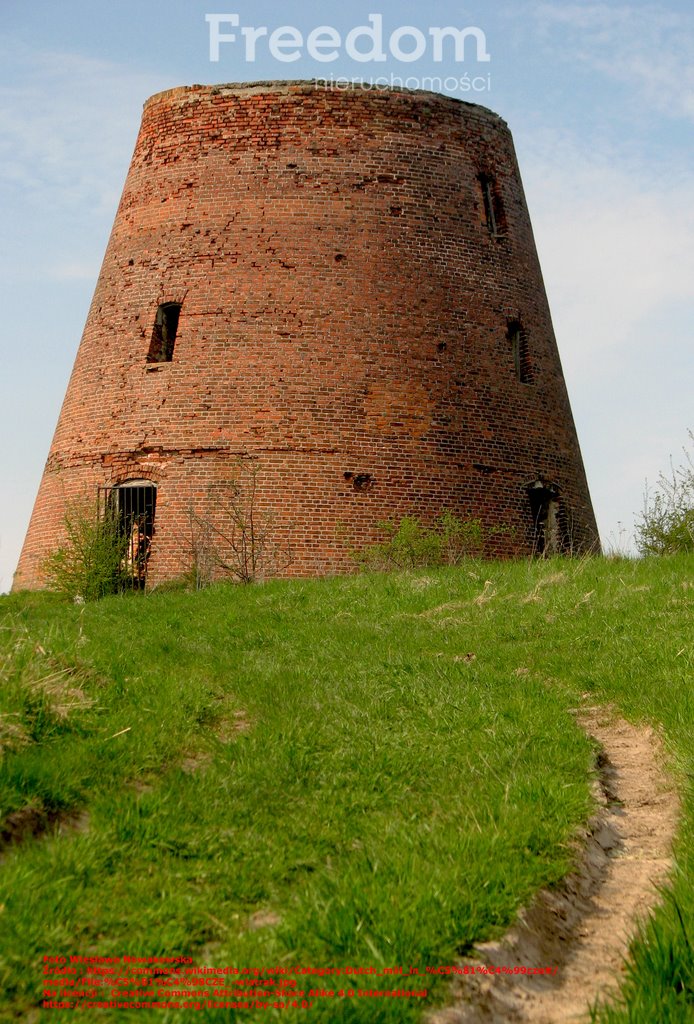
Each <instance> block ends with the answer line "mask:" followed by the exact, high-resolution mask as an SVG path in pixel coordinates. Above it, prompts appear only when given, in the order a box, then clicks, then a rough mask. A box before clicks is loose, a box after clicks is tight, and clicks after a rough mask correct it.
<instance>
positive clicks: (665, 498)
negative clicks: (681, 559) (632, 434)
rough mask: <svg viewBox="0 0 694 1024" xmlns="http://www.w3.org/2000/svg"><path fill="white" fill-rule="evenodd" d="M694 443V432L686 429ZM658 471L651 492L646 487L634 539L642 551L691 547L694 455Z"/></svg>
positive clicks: (693, 547) (654, 552)
mask: <svg viewBox="0 0 694 1024" xmlns="http://www.w3.org/2000/svg"><path fill="white" fill-rule="evenodd" d="M689 440H690V442H691V443H694V434H693V433H692V431H691V430H690V431H689ZM683 450H684V455H685V461H684V463H683V464H682V465H680V466H674V465H672V463H671V465H670V475H669V476H666V475H665V474H664V473H661V474H660V476H659V477H658V482H657V484H656V487H655V490H654V491H653V493H650V492H649V491H648V490H646V494H645V495H644V503H643V505H644V507H643V512H642V513H641V518H640V520H637V523H636V543H637V545H638V548H639V551H640V552H641V554H642V555H670V554H676V553H677V552H679V551H694V458H693V456H692V453H691V452H688V451H687V449H686V448H685V449H683Z"/></svg>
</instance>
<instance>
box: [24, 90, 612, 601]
mask: <svg viewBox="0 0 694 1024" xmlns="http://www.w3.org/2000/svg"><path fill="white" fill-rule="evenodd" d="M485 182H486V184H485ZM485 189H486V191H487V197H486V198H487V202H486V203H485ZM490 205H491V206H492V211H493V218H494V223H493V224H490V213H489V209H488V207H489V206H490ZM167 302H175V303H180V304H181V311H180V319H179V325H178V333H177V337H176V342H175V349H174V354H173V359H172V360H171V361H170V362H162V363H152V362H148V361H147V356H148V352H149V349H150V342H151V339H152V333H153V329H154V324H155V318H156V314H157V308H158V307H159V305H160V304H163V303H167ZM514 324H519V325H521V327H522V338H523V349H524V353H523V365H524V372H523V373H522V374H521V373H519V371H518V367H517V363H516V362H514V359H515V358H516V357H515V356H514V352H513V343H512V340H511V335H512V333H513V325H514ZM239 457H243V458H244V459H249V460H252V464H253V465H255V466H257V486H258V507H259V508H260V509H261V510H262V512H263V513H264V514H267V515H268V516H272V518H273V521H274V530H275V534H276V537H277V538H278V541H279V542H281V543H282V544H287V545H290V546H291V550H292V553H293V560H292V562H291V565H289V566H288V567H286V568H285V569H284V570H283V572H284V574H285V575H314V574H320V573H327V572H341V571H347V570H348V569H349V568H350V567H351V566H352V564H353V563H352V561H351V559H350V551H351V550H353V549H355V548H359V547H361V546H362V545H364V544H366V543H368V542H370V541H372V540H374V539H376V538H377V537H379V536H380V533H379V531H378V528H377V523H378V522H379V521H380V520H384V519H398V518H400V517H402V516H404V515H406V514H416V515H418V516H420V517H422V518H424V519H427V518H431V517H433V516H434V515H436V514H437V513H439V512H440V511H441V510H443V509H450V510H452V511H453V512H454V513H455V514H456V515H459V516H461V517H464V518H468V517H479V518H481V519H482V521H483V522H484V523H485V524H486V525H487V526H488V527H490V526H494V525H495V526H501V527H503V528H504V529H503V530H502V531H501V532H495V533H493V534H491V535H490V536H489V538H488V541H487V553H488V554H499V555H517V554H524V553H528V552H529V551H531V550H532V548H533V544H534V542H535V536H534V523H533V515H532V512H531V506H530V500H529V496H528V491H527V485H528V484H529V483H530V482H533V481H538V480H542V481H545V482H551V484H552V485H554V486H555V487H556V488H558V492H559V495H560V502H561V508H562V510H563V511H562V515H563V523H564V528H565V532H566V537H567V538H568V541H569V543H570V544H571V546H572V548H573V549H574V550H585V549H587V548H591V547H594V546H596V545H597V530H596V526H595V519H594V516H593V511H592V507H591V502H590V496H589V493H588V488H587V484H586V479H585V473H584V470H583V465H582V461H581V455H580V451H579V446H578V441H577V438H576V432H575V428H574V425H573V420H572V415H571V410H570V407H569V401H568V397H567V393H566V388H565V384H564V379H563V374H562V369H561V364H560V360H559V355H558V351H557V346H556V341H555V338H554V334H553V330H552V324H551V320H550V313H549V308H548V304H547V299H546V296H545V291H544V286H543V282H542V276H541V271H540V266H539V263H538V258H537V254H536V249H535V244H534V240H533V235H532V228H531V224H530V219H529V216H528V211H527V207H526V202H525V197H524V194H523V188H522V184H521V179H520V174H519V171H518V166H517V162H516V158H515V154H514V149H513V142H512V139H511V135H510V132H509V130H508V128H507V126H506V124H505V123H504V121H503V120H501V118H499V117H498V116H497V115H496V114H494V113H492V112H491V111H489V110H487V109H485V108H483V107H479V106H476V105H473V104H468V103H463V102H461V101H459V100H455V99H452V98H449V97H444V96H440V95H437V94H434V93H425V92H407V91H392V90H391V91H374V90H363V89H358V88H351V89H348V90H337V89H334V88H332V89H331V88H327V87H324V86H321V85H320V84H318V83H260V84H257V85H229V86H217V87H210V86H191V87H184V88H179V89H172V90H170V91H168V92H164V93H160V94H158V95H156V96H154V97H152V98H151V99H150V100H149V101H148V102H147V103H146V104H145V108H144V115H143V119H142V126H141V129H140V134H139V137H138V139H137V144H136V147H135V152H134V155H133V158H132V163H131V166H130V170H129V173H128V177H127V180H126V183H125V188H124V191H123V196H122V199H121V202H120V205H119V208H118V212H117V215H116V220H115V224H114V227H113V231H112V234H111V238H110V241H109V244H108V248H107V251H106V255H105V258H104V263H103V267H102V269H101V274H100V276H99V280H98V283H97V286H96V291H95V294H94V298H93V301H92V305H91V309H90V312H89V316H88V320H87V324H86V327H85V331H84V335H83V338H82V342H81V345H80V348H79V351H78V354H77V357H76V361H75V366H74V370H73V373H72V376H71V379H70V383H69V386H68V390H67V394H66V397H65V401H64V404H63V408H62V411H61V415H60V419H59V422H58V426H57V429H56V433H55V437H54V439H53V443H52V445H51V449H50V453H49V456H48V461H47V463H46V468H45V472H44V476H43V480H42V482H41V486H40V490H39V493H38V497H37V499H36V504H35V507H34V512H33V515H32V519H31V523H30V526H29V530H28V533H27V537H26V541H25V544H24V549H23V551H22V555H21V559H20V562H19V568H18V571H17V574H16V577H15V588H19V587H30V588H34V587H40V586H41V585H42V583H43V581H42V577H41V570H40V564H41V561H42V559H43V558H44V557H45V554H46V553H47V552H48V551H49V550H50V549H51V548H53V547H54V546H55V545H56V544H57V543H58V542H59V541H60V540H61V537H62V517H63V512H64V507H65V502H66V501H67V500H68V499H69V498H71V497H75V496H77V495H79V494H83V493H94V492H95V490H96V488H97V486H99V485H117V484H119V483H122V482H124V481H126V480H129V479H133V478H141V479H147V480H151V481H152V482H153V483H154V484H156V486H157V510H156V533H155V536H154V540H153V544H152V552H151V560H150V574H149V581H150V583H151V584H156V583H157V582H160V581H162V580H165V579H167V578H171V577H174V576H177V575H179V574H181V573H182V572H184V571H185V569H186V568H187V565H186V559H187V554H186V550H187V546H186V543H185V542H184V539H183V538H185V537H186V536H187V534H188V533H189V523H188V509H189V508H190V507H191V506H192V507H196V508H198V509H203V508H204V507H205V504H206V502H207V501H208V491H209V487H210V484H213V483H215V482H219V481H222V480H225V479H228V478H229V476H230V475H231V474H233V473H234V472H235V471H236V467H237V466H238V460H239ZM365 476H368V477H369V480H368V482H367V485H366V486H358V485H357V478H362V477H365Z"/></svg>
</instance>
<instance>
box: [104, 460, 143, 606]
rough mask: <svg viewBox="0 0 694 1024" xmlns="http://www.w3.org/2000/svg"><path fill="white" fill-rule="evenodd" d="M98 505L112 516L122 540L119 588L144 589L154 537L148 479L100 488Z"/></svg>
mask: <svg viewBox="0 0 694 1024" xmlns="http://www.w3.org/2000/svg"><path fill="white" fill-rule="evenodd" d="M99 504H100V507H101V508H102V509H104V510H105V509H107V508H108V509H110V510H111V512H112V513H114V514H115V517H116V520H117V523H118V529H119V531H120V533H121V535H122V537H123V541H124V545H123V548H124V553H123V558H122V561H121V570H122V572H121V579H122V581H123V585H124V586H125V587H132V588H133V589H144V587H145V584H146V582H147V567H148V563H149V556H150V552H151V548H152V537H153V535H154V514H155V511H156V504H157V488H156V485H155V484H153V483H151V482H150V481H149V480H128V481H126V482H125V483H123V484H119V485H118V486H117V487H100V488H99Z"/></svg>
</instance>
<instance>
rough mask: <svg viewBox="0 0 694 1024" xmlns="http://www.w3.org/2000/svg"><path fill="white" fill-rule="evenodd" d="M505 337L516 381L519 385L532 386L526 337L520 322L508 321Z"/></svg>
mask: <svg viewBox="0 0 694 1024" xmlns="http://www.w3.org/2000/svg"><path fill="white" fill-rule="evenodd" d="M506 337H507V338H508V340H509V344H510V347H511V358H512V359H513V370H514V373H515V375H516V380H519V381H520V382H521V384H532V380H533V374H532V368H531V365H530V354H529V351H528V335H527V333H526V332H525V330H524V329H523V325H522V323H521V322H520V320H511V321H509V324H508V329H507V331H506Z"/></svg>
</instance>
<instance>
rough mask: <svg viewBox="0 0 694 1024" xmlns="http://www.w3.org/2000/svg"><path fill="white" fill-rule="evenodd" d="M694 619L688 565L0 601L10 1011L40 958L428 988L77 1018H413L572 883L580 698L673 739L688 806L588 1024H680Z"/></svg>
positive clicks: (692, 999) (3, 1001)
mask: <svg viewBox="0 0 694 1024" xmlns="http://www.w3.org/2000/svg"><path fill="white" fill-rule="evenodd" d="M693 606H694V558H693V557H692V556H682V557H679V558H674V557H673V558H667V559H659V560H646V561H640V562H628V561H609V560H603V559H588V560H581V561H565V560H551V561H547V562H535V563H526V562H522V563H477V562H471V563H467V564H465V565H463V566H462V567H459V568H455V569H435V570H434V569H432V570H426V571H425V570H421V571H416V572H411V573H403V574H393V575H359V576H355V577H350V578H337V579H321V580H315V581H298V582H288V581H275V582H271V583H267V584H264V585H259V586H253V587H233V586H218V587H215V588H211V589H210V590H207V591H204V592H201V593H198V594H186V593H176V592H170V593H156V592H155V593H153V594H151V595H148V596H147V597H144V596H142V595H139V594H133V595H128V596H126V597H121V598H108V599H105V600H103V601H101V602H98V603H95V604H89V605H85V606H82V607H78V606H71V605H66V604H65V603H61V602H60V601H59V600H58V599H57V598H55V597H53V596H51V595H47V594H19V595H11V596H9V597H4V598H0V617H1V622H0V658H1V659H2V661H1V663H0V664H1V672H2V686H1V687H0V716H1V717H0V747H1V748H2V760H1V761H0V821H1V822H4V825H3V826H2V841H3V843H4V846H5V850H4V853H3V862H2V873H1V880H0V889H1V891H0V905H1V906H2V909H1V912H0V987H1V988H2V989H3V991H4V996H0V1019H2V1020H8V1021H9V1020H13V1019H17V1020H32V1019H39V1016H38V1011H36V1012H35V1008H37V1007H39V1006H40V1005H41V999H42V993H43V984H42V981H43V979H42V976H41V971H42V961H43V957H44V956H46V955H51V956H60V955H62V956H66V957H68V958H69V956H70V955H71V954H72V955H81V956H93V957H95V956H102V957H109V956H111V957H113V956H122V955H124V954H128V955H130V956H141V957H151V956H161V957H166V956H168V957H175V956H178V955H186V956H189V957H191V958H192V959H193V960H194V962H195V964H197V965H203V966H209V967H224V966H227V965H235V966H237V967H238V968H249V967H269V966H272V967H275V966H285V967H286V966H291V965H299V964H300V965H310V966H313V967H315V968H318V969H320V968H327V967H346V966H348V965H351V966H362V967H373V968H375V969H378V970H382V969H383V968H391V967H396V966H400V967H403V969H404V970H405V971H406V972H407V971H409V968H410V966H411V965H412V966H413V967H416V968H417V969H418V970H419V971H420V972H421V976H416V975H409V976H408V977H407V978H405V977H402V978H398V977H395V978H393V977H391V978H390V981H393V985H390V981H389V986H390V987H396V986H395V982H397V987H400V988H408V989H410V988H413V987H414V988H419V989H424V988H426V989H427V990H428V996H427V998H426V999H425V1000H423V999H421V998H417V997H412V998H409V999H405V998H394V999H390V1000H388V999H378V1000H374V999H368V998H362V999H360V998H358V997H353V998H351V997H349V996H345V997H344V998H341V999H339V998H338V999H326V998H323V999H321V997H317V998H315V999H313V1006H312V1008H311V1009H310V1010H308V1011H307V1010H305V1009H304V1010H302V1009H293V1008H291V1007H290V1008H285V1009H282V1010H279V1009H277V1010H275V1009H272V1008H269V1009H265V1010H262V1011H258V1012H257V1014H256V1015H254V1014H253V1012H251V1013H249V1012H248V1011H242V1010H240V1011H237V1010H234V1009H227V1010H219V1009H217V1010H210V1011H205V1010H203V1011H201V1012H193V1011H189V1010H180V1011H179V1010H172V1009H169V1010H149V1011H147V1010H146V1011H142V1010H139V1011H136V1010H127V1009H125V1010H123V1009H120V1010H90V1011H89V1014H90V1016H89V1019H94V1020H101V1019H104V1020H106V1019H118V1020H119V1021H130V1020H133V1021H135V1020H137V1021H143V1020H150V1019H151V1020H157V1021H162V1022H166V1024H174V1022H180V1021H188V1020H196V1021H200V1022H202V1021H205V1020H210V1021H234V1020H244V1021H248V1020H256V1019H257V1020H263V1021H272V1020H279V1019H282V1020H283V1021H287V1022H292V1021H300V1020H305V1021H311V1022H313V1021H321V1022H322V1021H325V1022H340V1021H350V1022H352V1021H354V1022H358V1021H365V1022H366V1021H368V1022H374V1021H383V1022H389V1021H393V1022H395V1021H398V1022H407V1021H417V1020H419V1019H420V1018H421V1015H422V1011H423V1008H424V1007H430V1006H432V1005H436V1003H437V1002H441V1001H444V1000H445V996H446V983H445V980H444V979H441V980H436V981H435V983H434V984H432V980H433V976H430V975H425V968H426V967H427V966H434V965H442V964H451V963H453V962H454V961H455V958H456V957H459V956H460V955H463V956H465V954H466V953H467V952H469V951H470V950H471V948H472V946H473V944H474V943H475V942H478V941H481V940H485V939H488V938H490V937H493V936H496V935H498V934H500V933H501V932H503V931H504V930H505V929H506V927H507V926H508V925H509V923H510V922H511V921H512V920H513V917H514V914H515V913H516V911H517V909H518V908H519V907H520V906H521V905H522V904H524V903H526V902H527V901H528V900H529V899H530V897H531V896H532V894H533V893H534V892H535V891H536V890H537V889H538V888H539V887H542V886H551V885H552V884H553V883H556V882H557V881H558V880H559V879H560V878H561V877H562V876H563V875H564V874H566V872H567V871H568V870H569V868H570V866H571V864H572V858H573V856H574V851H575V837H576V835H577V833H578V830H579V828H580V825H581V824H582V823H584V822H585V821H586V819H587V817H588V816H589V813H590V809H591V798H590V780H591V774H592V766H593V762H594V751H593V749H592V747H591V742H590V741H589V740H588V739H587V738H586V736H585V735H584V734H583V732H581V731H580V729H579V728H578V727H577V725H576V723H575V720H574V717H572V715H571V714H569V709H570V708H573V707H576V706H577V704H580V702H581V700H582V699H585V695H589V699H590V701H591V702H594V703H606V704H607V703H612V704H613V705H614V706H615V707H616V708H617V709H618V711H619V712H620V713H621V714H622V715H624V716H625V717H626V718H628V719H630V720H632V721H649V722H651V723H653V724H656V725H661V726H662V728H663V730H664V735H665V739H666V746H667V749H668V752H669V755H670V759H671V767H672V770H673V771H674V772H675V773H676V777H677V779H678V782H679V784H680V788H681V793H682V796H683V808H684V815H683V823H682V827H681V831H680V839H679V842H678V846H677V850H676V853H677V873H676V877H675V879H674V881H673V887H672V892H671V895H670V896H669V897H668V899H666V901H665V903H664V905H663V908H662V909H661V910H660V911H659V912H658V913H657V915H656V919H655V923H654V924H653V926H652V927H651V930H650V931H649V933H648V935H647V936H645V937H644V939H643V940H642V941H641V942H640V943H639V944H638V945H637V946H636V948H635V950H634V953H633V957H634V959H633V963H632V974H633V980H632V981H631V982H630V983H629V986H628V990H627V992H626V999H627V1001H628V1005H629V1006H630V1007H631V1009H630V1010H624V1011H623V1012H622V1011H618V1010H613V1011H607V1010H606V1011H604V1012H603V1013H602V1015H601V1016H600V1018H599V1019H600V1020H604V1021H617V1020H619V1021H631V1022H641V1021H643V1022H644V1024H645V1022H648V1024H652V1022H654V1021H666V1020H667V1021H690V1020H691V1019H692V1015H693V1014H694V991H693V990H694V983H693V982H694V953H693V951H692V946H691V940H692V939H694V934H693V933H694V925H692V922H694V889H693V886H692V880H693V876H694V864H693V860H692V851H693V849H694V845H693V843H692V839H693V835H694V831H693V828H692V825H693V821H694V818H693V813H692V812H693V810H694V805H693V802H692V777H693V773H694V691H693V689H692V681H693V675H694V673H693V661H694V625H693V623H694V616H693V615H692V611H693ZM415 981H416V985H415ZM366 983H368V985H369V987H376V986H375V985H374V983H373V981H370V980H369V979H368V978H367V979H366V980H365V979H363V978H360V979H358V985H357V983H356V982H350V984H349V986H348V985H347V983H346V981H345V977H344V976H342V977H341V978H337V979H336V978H334V977H333V978H331V977H330V976H326V977H321V976H320V975H312V976H308V977H300V978H299V985H298V987H299V988H301V989H302V990H303V991H305V992H308V991H309V989H310V988H311V987H317V988H324V989H330V988H332V989H335V990H337V989H344V990H347V989H348V987H353V988H354V989H356V988H357V987H362V986H363V985H365V984H366ZM383 985H384V979H383V977H382V976H379V986H380V987H381V988H382V987H383ZM102 992H104V993H110V990H108V989H106V988H104V989H103V990H102ZM99 998H104V996H103V995H101V996H100V997H99ZM276 998H277V997H276ZM202 1002H203V1003H204V1000H202ZM58 1013H59V1017H61V1018H62V1016H63V1015H62V1014H61V1013H60V1011H58ZM663 1014H666V1015H665V1016H664V1015H663Z"/></svg>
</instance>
